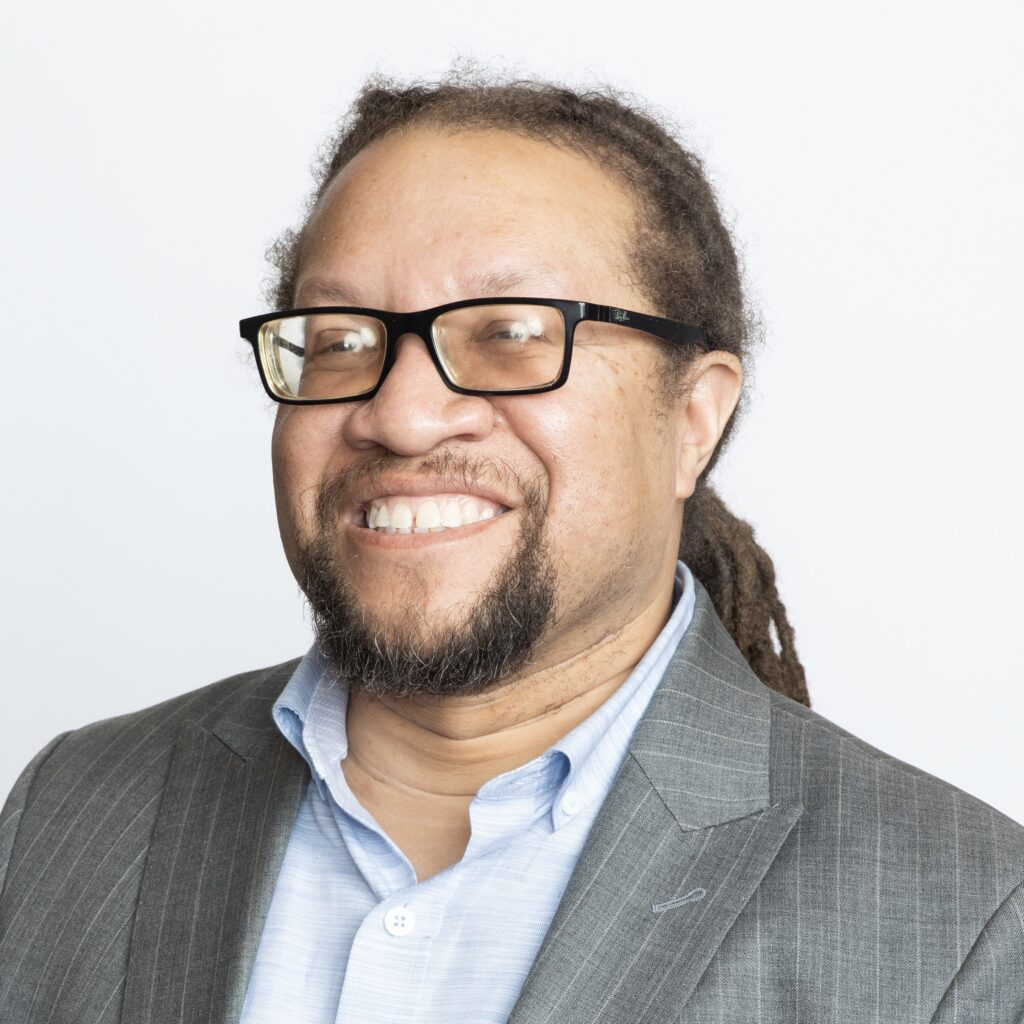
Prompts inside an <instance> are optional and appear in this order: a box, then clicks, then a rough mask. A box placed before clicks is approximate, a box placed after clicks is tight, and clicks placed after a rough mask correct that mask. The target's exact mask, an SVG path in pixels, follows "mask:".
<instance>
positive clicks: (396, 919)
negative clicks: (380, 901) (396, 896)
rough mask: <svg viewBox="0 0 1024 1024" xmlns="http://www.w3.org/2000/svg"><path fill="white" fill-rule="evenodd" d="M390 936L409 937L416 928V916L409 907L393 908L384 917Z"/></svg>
mask: <svg viewBox="0 0 1024 1024" xmlns="http://www.w3.org/2000/svg"><path fill="white" fill-rule="evenodd" d="M384 927H385V928H386V929H387V931H388V934H389V935H408V934H409V932H411V931H412V930H413V928H415V927H416V915H415V914H414V913H413V912H412V911H411V910H410V909H409V908H408V907H392V908H391V909H390V910H389V911H388V912H387V913H386V914H385V915H384Z"/></svg>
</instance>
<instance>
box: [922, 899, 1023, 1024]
mask: <svg viewBox="0 0 1024 1024" xmlns="http://www.w3.org/2000/svg"><path fill="white" fill-rule="evenodd" d="M954 1021H957V1022H959V1024H975V1022H978V1024H981V1022H986V1024H988V1022H992V1024H1019V1022H1021V1021H1024V882H1021V884H1020V885H1018V886H1017V888H1016V889H1014V890H1013V891H1012V892H1011V893H1010V895H1009V896H1007V897H1006V899H1005V900H1003V902H1002V903H1001V904H1000V905H999V908H998V909H997V910H996V912H995V913H994V914H993V915H992V916H991V917H990V918H989V919H988V921H987V922H986V924H985V927H984V928H983V929H982V930H981V934H980V935H979V936H978V939H977V941H976V942H975V943H974V945H973V946H972V947H971V949H970V951H969V952H968V954H967V956H966V958H965V959H964V962H963V963H962V964H961V965H960V969H959V970H958V971H957V972H956V977H954V978H953V980H952V982H950V985H949V988H948V989H946V993H945V995H944V996H943V997H942V1002H940V1003H939V1007H938V1009H937V1010H936V1011H935V1015H934V1016H933V1017H932V1024H953V1022H954Z"/></svg>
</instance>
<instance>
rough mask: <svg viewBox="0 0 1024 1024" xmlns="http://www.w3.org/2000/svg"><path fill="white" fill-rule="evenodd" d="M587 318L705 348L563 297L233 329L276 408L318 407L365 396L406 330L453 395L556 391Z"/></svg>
mask: <svg viewBox="0 0 1024 1024" xmlns="http://www.w3.org/2000/svg"><path fill="white" fill-rule="evenodd" d="M584 320H593V321H596V322H598V323H608V324H619V325H621V326H623V327H630V328H632V329H633V330H638V331H643V332H644V333H645V334H650V335H653V336H654V337H656V338H660V339H661V340H662V341H666V342H668V343H669V344H671V345H676V346H680V347H686V346H697V347H699V348H702V349H704V350H709V349H710V348H711V347H712V345H711V342H710V340H709V339H708V338H707V336H706V335H705V333H704V332H703V331H702V330H701V329H700V328H698V327H693V326H691V325H690V324H684V323H680V322H679V321H677V320H668V319H666V318H665V317H660V316H649V315H648V314H646V313H635V312H633V311H632V310H629V309H619V308H618V307H616V306H600V305H596V304H594V303H592V302H573V301H569V300H566V299H521V298H488V299H468V300H465V301H462V302H449V303H447V304H445V305H443V306H435V307H434V308H433V309H424V310H421V311H420V312H418V313H389V312H386V311H384V310H380V309H363V308H360V307H355V306H315V307H312V308H307V309H286V310H280V311H278V312H276V313H265V314H263V315H261V316H251V317H247V318H246V319H245V320H242V321H240V323H239V329H240V331H241V334H242V337H243V338H244V339H245V340H246V341H248V342H249V343H250V344H251V345H252V347H253V351H254V353H255V354H256V362H257V365H258V366H259V371H260V379H261V380H262V381H263V387H264V388H265V389H266V392H267V394H268V395H270V397H271V398H272V399H274V401H275V402H282V403H284V404H286V405H323V404H326V403H329V402H354V401H357V400H359V399H367V398H372V397H373V396H374V395H375V394H376V393H377V391H378V390H379V389H380V386H381V384H382V383H383V382H384V378H385V377H386V376H387V374H388V371H389V370H390V369H391V367H392V366H393V365H394V362H395V351H396V344H395V343H396V342H397V340H398V339H399V338H400V337H401V336H402V335H403V334H415V335H418V336H419V337H420V338H422V339H423V341H424V342H425V343H426V345H427V349H428V350H429V351H430V358H431V359H432V360H433V362H434V366H435V367H436V368H437V372H438V373H439V374H440V375H441V379H442V380H443V381H444V382H445V384H447V385H448V387H449V388H451V389H452V391H457V392H458V393H459V394H463V395H532V394H537V393H539V392H542V391H554V390H555V388H560V387H561V386H562V385H563V384H564V383H565V382H566V380H568V378H569V363H570V360H571V358H572V341H573V336H574V334H575V332H576V326H577V324H579V323H581V322H582V321H584Z"/></svg>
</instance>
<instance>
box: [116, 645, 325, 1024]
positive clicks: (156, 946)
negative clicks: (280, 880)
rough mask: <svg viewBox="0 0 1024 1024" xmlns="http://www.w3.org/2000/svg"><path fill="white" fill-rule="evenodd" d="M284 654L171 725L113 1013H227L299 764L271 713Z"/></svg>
mask: <svg viewBox="0 0 1024 1024" xmlns="http://www.w3.org/2000/svg"><path fill="white" fill-rule="evenodd" d="M293 669H294V663H292V664H290V665H288V666H283V667H282V669H281V670H279V671H277V672H275V673H271V674H269V675H268V676H267V677H265V678H264V679H262V680H258V681H257V682H256V683H254V684H253V685H252V686H251V687H250V688H249V690H248V691H247V692H246V693H245V694H244V695H243V696H242V697H241V698H240V700H239V701H238V702H237V704H236V705H235V707H234V708H233V709H232V711H231V712H230V713H229V715H228V716H225V718H224V719H223V720H221V721H220V722H219V723H217V724H215V725H214V726H212V727H211V728H209V729H207V728H206V727H204V726H202V725H199V724H197V723H195V722H185V723H184V724H183V726H182V727H181V731H180V732H179V735H178V738H177V742H176V745H175V749H174V753H173V757H172V760H171V765H170V769H169V773H168V778H167V782H166V785H165V787H164V795H163V798H162V801H161V804H160V813H159V816H158V818H157V824H156V827H155V829H154V833H153V837H152V842H151V845H150V849H149V855H148V858H147V860H146V868H145V873H144V876H143V880H142V888H141V891H140V895H139V904H138V910H137V913H136V918H135V927H134V931H133V935H132V944H131V953H130V957H129V964H128V976H127V981H126V985H125V996H124V1003H123V1008H122V1017H121V1019H122V1020H124V1021H126V1022H128V1021H131V1022H132V1024H135V1022H146V1024H165V1022H167V1024H170V1022H171V1021H174V1022H176V1024H177V1022H180V1021H182V1020H204V1021H205V1020H210V1021H237V1020H238V1018H239V1017H240V1015H241V1010H242V1004H243V1001H244V998H245V990H246V986H247V985H248V979H249V972H250V970H251V968H252V963H253V960H254V958H255V955H256V949H257V947H258V944H259V939H260V935H261V933H262V928H263V921H264V918H265V917H266V913H267V910H268V908H269V906H270V899H271V896H272V894H273V889H274V884H275V880H276V878H277V874H278V871H279V869H280V866H281V861H282V858H283V856H284V851H285V848H286V847H287V843H288V837H289V835H290V833H291V829H292V824H293V822H294V820H295V816H296V814H297V813H298V808H299V804H300V802H301V799H302V795H303V793H304V790H305V782H306V779H307V778H308V769H307V768H306V764H305V762H304V761H303V760H302V758H301V757H300V756H299V755H298V754H297V753H296V752H295V750H294V749H293V748H292V747H291V746H290V745H289V744H288V743H287V742H286V741H285V740H284V738H283V737H281V736H280V734H279V733H278V732H277V730H276V728H275V727H274V724H273V721H272V720H271V717H270V705H271V703H272V702H273V700H274V699H275V698H276V697H277V695H278V694H279V693H280V691H281V689H282V688H283V686H284V684H285V682H286V681H287V679H288V676H289V675H290V672H291V671H292V670H293Z"/></svg>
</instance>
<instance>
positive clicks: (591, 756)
mask: <svg viewBox="0 0 1024 1024" xmlns="http://www.w3.org/2000/svg"><path fill="white" fill-rule="evenodd" d="M694 601H695V594H694V583H693V576H692V574H691V572H690V570H689V568H688V567H687V566H686V565H685V564H684V563H683V562H682V561H679V562H677V563H676V576H675V584H674V587H673V609H672V613H671V615H670V616H669V619H668V621H667V622H666V623H665V625H664V627H662V629H661V632H660V633H659V634H658V636H657V637H656V638H655V640H654V643H653V644H651V646H650V647H649V648H648V650H647V651H646V652H645V653H644V655H643V657H642V658H641V659H640V661H639V662H638V663H637V665H636V667H635V668H634V669H633V671H632V672H631V673H630V675H629V677H628V678H627V679H626V681H625V682H624V683H623V684H622V685H621V686H620V687H619V688H618V689H617V690H616V691H615V693H613V694H612V696H611V697H609V698H608V700H606V701H605V702H604V703H603V704H602V705H601V706H600V707H598V708H597V709H596V710H595V711H594V712H593V713H592V714H591V715H589V716H588V717H587V718H586V719H584V720H583V721H582V722H580V723H579V725H577V726H576V727H575V728H574V729H572V730H571V731H570V732H568V733H566V735H565V736H563V737H562V738H561V739H560V740H558V741H557V742H556V743H554V744H552V746H551V747H550V748H548V750H546V751H545V752H544V753H543V754H540V755H538V756H537V757H535V758H534V759H533V760H532V761H529V762H527V763H526V764H524V765H520V766H519V767H518V768H515V769H512V770H511V771H508V772H504V773H502V774H501V775H498V776H495V777H494V778H493V779H490V780H488V781H487V782H486V783H485V784H484V785H483V786H481V788H480V790H479V792H478V797H479V798H480V799H483V800H487V801H491V800H502V799H505V798H518V797H522V796H524V795H527V794H529V793H534V794H539V793H542V792H544V791H550V792H551V795H552V798H554V793H555V790H561V791H562V792H565V791H567V790H569V789H570V788H571V789H573V790H574V793H575V799H576V801H577V804H578V805H579V806H585V805H587V804H589V803H591V802H592V801H593V800H594V799H597V798H598V797H602V796H603V795H604V794H605V793H606V792H607V789H608V787H609V786H610V785H611V782H612V779H613V778H614V775H615V773H616V772H617V770H618V767H619V765H620V764H621V762H622V759H623V758H624V757H625V754H626V751H627V749H628V746H629V740H630V738H631V737H632V734H633V731H634V729H635V728H636V725H637V723H638V722H639V721H640V718H641V716H642V715H643V712H644V710H645V709H646V707H647V704H648V702H649V700H650V698H651V697H652V696H653V694H654V690H655V689H656V688H657V685H658V683H659V682H660V681H661V677H662V675H663V674H664V671H665V668H666V667H667V666H668V662H669V660H670V659H671V657H672V654H673V653H674V652H675V649H676V647H678V645H679V641H680V640H681V639H682V637H683V634H684V633H685V631H686V628H687V626H688V625H689V623H690V619H691V618H692V616H693V607H694ZM347 708H348V684H347V682H346V681H343V680H339V679H337V678H336V676H335V675H334V673H333V672H331V671H330V669H329V666H328V665H327V663H326V661H325V660H324V658H323V656H322V655H321V654H320V652H319V651H318V650H317V648H316V645H315V644H314V645H313V647H311V648H310V649H309V651H308V652H307V653H306V655H305V657H303V659H302V660H301V661H300V662H299V665H298V667H297V668H296V669H295V672H294V673H293V674H292V677H291V678H290V679H289V681H288V683H287V685H286V686H285V688H284V689H283V690H282V691H281V695H280V696H279V697H278V699H277V700H276V701H275V702H274V706H273V709H272V714H273V718H274V721H275V723H276V724H277V727H278V729H280V731H281V733H282V734H283V735H284V737H285V738H286V739H287V740H288V742H289V743H291V744H292V746H293V747H295V749H296V750H297V751H298V752H299V753H300V754H301V755H302V756H303V758H305V760H306V763H307V764H308V765H309V768H310V771H311V773H312V776H313V779H314V781H315V782H316V785H317V788H318V789H319V790H320V791H321V794H322V795H324V796H326V793H325V790H326V789H327V788H334V787H333V786H331V782H332V780H334V781H336V780H337V777H338V776H339V775H340V774H341V772H340V765H341V762H342V761H343V760H344V759H345V757H346V756H347V754H348V737H347V734H346V731H345V715H346V711H347ZM556 824H557V823H556Z"/></svg>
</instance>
